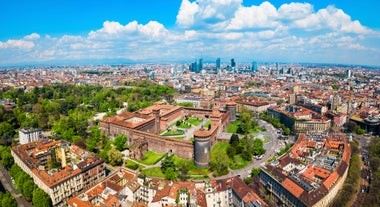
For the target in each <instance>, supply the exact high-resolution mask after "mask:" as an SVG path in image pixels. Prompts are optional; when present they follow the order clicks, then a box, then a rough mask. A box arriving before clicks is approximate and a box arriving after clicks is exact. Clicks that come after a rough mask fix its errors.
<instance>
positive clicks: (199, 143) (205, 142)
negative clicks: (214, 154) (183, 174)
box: [194, 128, 211, 168]
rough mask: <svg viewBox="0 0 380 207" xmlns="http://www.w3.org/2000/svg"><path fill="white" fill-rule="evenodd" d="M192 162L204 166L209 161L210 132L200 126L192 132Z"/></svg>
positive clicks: (207, 164)
mask: <svg viewBox="0 0 380 207" xmlns="http://www.w3.org/2000/svg"><path fill="white" fill-rule="evenodd" d="M194 139H195V141H194V162H195V165H196V166H197V167H199V168H206V167H208V166H209V163H210V151H211V145H210V133H209V131H207V130H205V129H204V128H201V129H200V130H198V131H196V132H194Z"/></svg>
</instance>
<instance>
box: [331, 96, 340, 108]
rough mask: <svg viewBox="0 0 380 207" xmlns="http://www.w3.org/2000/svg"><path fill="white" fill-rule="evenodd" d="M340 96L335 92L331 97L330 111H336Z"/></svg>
mask: <svg viewBox="0 0 380 207" xmlns="http://www.w3.org/2000/svg"><path fill="white" fill-rule="evenodd" d="M341 101H342V100H341V98H340V96H339V95H338V94H335V95H334V96H333V97H332V99H331V104H330V105H331V111H336V110H337V109H338V107H339V105H340V103H341Z"/></svg>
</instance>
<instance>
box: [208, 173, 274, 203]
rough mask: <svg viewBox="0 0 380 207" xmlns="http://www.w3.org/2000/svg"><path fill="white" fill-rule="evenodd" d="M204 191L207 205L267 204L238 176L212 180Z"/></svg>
mask: <svg viewBox="0 0 380 207" xmlns="http://www.w3.org/2000/svg"><path fill="white" fill-rule="evenodd" d="M204 193H205V197H206V202H207V206H236V207H237V206H252V207H261V206H262V207H264V206H268V205H267V204H266V203H265V202H264V200H262V199H261V198H260V197H259V196H258V195H257V194H256V193H255V192H254V191H253V190H252V189H251V188H249V187H248V186H247V185H246V184H245V183H244V182H243V181H242V180H241V179H240V178H239V177H238V176H234V177H230V178H225V179H219V180H212V181H211V183H210V185H208V186H207V187H206V188H205V191H204Z"/></svg>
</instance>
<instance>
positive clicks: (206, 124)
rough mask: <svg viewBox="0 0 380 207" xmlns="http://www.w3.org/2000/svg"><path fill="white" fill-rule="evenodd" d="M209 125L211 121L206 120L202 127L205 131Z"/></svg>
mask: <svg viewBox="0 0 380 207" xmlns="http://www.w3.org/2000/svg"><path fill="white" fill-rule="evenodd" d="M210 124H211V120H208V121H206V123H205V125H203V127H204V128H206V129H207V128H208V126H210Z"/></svg>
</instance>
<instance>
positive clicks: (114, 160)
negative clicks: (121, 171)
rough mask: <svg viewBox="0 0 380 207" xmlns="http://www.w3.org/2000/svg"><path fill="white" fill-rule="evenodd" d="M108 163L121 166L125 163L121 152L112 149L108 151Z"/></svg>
mask: <svg viewBox="0 0 380 207" xmlns="http://www.w3.org/2000/svg"><path fill="white" fill-rule="evenodd" d="M108 161H109V163H110V164H111V165H121V164H122V163H123V154H122V153H121V152H120V151H119V150H117V149H115V148H112V149H110V151H108Z"/></svg>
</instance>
